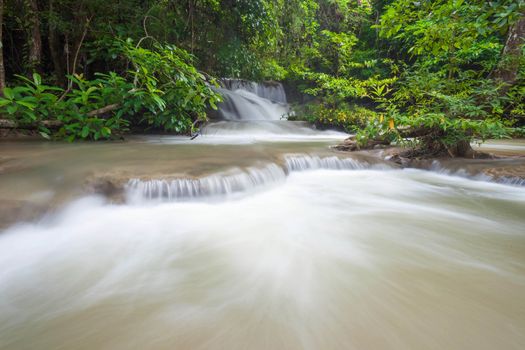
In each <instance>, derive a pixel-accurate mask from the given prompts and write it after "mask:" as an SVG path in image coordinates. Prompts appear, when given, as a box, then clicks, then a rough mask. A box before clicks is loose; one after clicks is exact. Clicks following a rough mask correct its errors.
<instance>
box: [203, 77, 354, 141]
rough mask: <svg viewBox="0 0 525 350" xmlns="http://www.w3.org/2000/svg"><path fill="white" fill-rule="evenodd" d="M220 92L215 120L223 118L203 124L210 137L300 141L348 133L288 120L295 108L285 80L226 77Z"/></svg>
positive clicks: (204, 134)
mask: <svg viewBox="0 0 525 350" xmlns="http://www.w3.org/2000/svg"><path fill="white" fill-rule="evenodd" d="M216 91H217V92H219V93H220V94H221V95H222V97H223V102H221V103H219V104H218V111H217V112H216V113H215V114H216V118H215V119H219V120H220V121H218V122H214V123H210V124H208V125H206V126H205V127H203V129H202V135H203V136H204V137H208V139H209V138H210V137H211V138H213V139H215V140H216V139H217V138H219V139H222V140H223V141H224V139H229V140H231V139H232V138H233V139H237V140H239V139H243V140H247V139H249V140H262V139H266V140H269V139H273V140H276V139H281V140H283V139H286V140H293V139H295V140H297V139H304V138H305V137H306V138H310V139H311V138H327V139H329V138H337V139H341V138H343V137H345V136H346V134H344V133H341V132H336V131H319V130H315V129H313V128H312V127H311V126H310V125H308V124H307V123H304V122H291V121H287V120H286V118H287V117H288V116H289V115H290V114H293V111H292V109H291V108H290V105H289V104H288V102H287V99H286V93H285V91H284V88H283V85H282V84H281V83H277V82H266V83H255V82H251V81H246V80H239V79H223V80H221V87H219V88H216ZM200 141H201V140H199V142H200Z"/></svg>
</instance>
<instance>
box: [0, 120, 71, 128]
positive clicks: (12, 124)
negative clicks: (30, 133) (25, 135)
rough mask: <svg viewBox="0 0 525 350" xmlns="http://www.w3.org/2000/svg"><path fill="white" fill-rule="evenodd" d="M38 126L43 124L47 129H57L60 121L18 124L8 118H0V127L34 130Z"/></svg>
mask: <svg viewBox="0 0 525 350" xmlns="http://www.w3.org/2000/svg"><path fill="white" fill-rule="evenodd" d="M40 126H44V127H46V128H49V129H58V128H60V127H61V126H62V122H60V121H58V120H44V121H41V122H40V123H38V124H36V123H35V124H18V123H16V122H14V121H12V120H9V119H0V129H24V130H35V129H38V128H39V127H40Z"/></svg>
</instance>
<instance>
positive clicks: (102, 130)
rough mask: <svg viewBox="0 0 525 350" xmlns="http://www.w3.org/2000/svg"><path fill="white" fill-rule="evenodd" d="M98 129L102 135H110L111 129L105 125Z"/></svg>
mask: <svg viewBox="0 0 525 350" xmlns="http://www.w3.org/2000/svg"><path fill="white" fill-rule="evenodd" d="M100 131H101V132H102V135H103V136H104V137H108V136H109V135H111V129H110V128H108V127H107V126H105V127H103V128H102V129H101V130H100Z"/></svg>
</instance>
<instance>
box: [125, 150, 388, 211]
mask: <svg viewBox="0 0 525 350" xmlns="http://www.w3.org/2000/svg"><path fill="white" fill-rule="evenodd" d="M387 168H388V169H390V167H388V166H386V165H382V164H370V163H369V162H367V161H364V160H356V159H352V158H338V157H335V156H331V157H318V156H311V155H304V154H289V155H286V156H285V157H284V159H283V165H282V166H281V165H278V164H275V163H271V164H268V165H266V166H263V167H249V168H247V169H244V170H243V169H233V170H231V171H229V172H228V173H219V174H213V175H209V176H205V177H201V178H193V179H192V178H173V179H151V180H141V179H131V180H129V182H128V183H127V185H126V186H125V187H126V192H127V200H128V202H131V203H141V202H143V201H144V200H146V201H149V200H154V201H185V200H192V199H199V198H210V197H220V196H228V195H235V194H238V193H242V192H247V191H253V190H257V189H259V188H264V187H267V186H271V185H275V184H278V183H282V182H284V181H285V180H286V178H287V176H288V175H289V174H290V173H292V172H300V171H306V170H320V169H325V170H365V169H387Z"/></svg>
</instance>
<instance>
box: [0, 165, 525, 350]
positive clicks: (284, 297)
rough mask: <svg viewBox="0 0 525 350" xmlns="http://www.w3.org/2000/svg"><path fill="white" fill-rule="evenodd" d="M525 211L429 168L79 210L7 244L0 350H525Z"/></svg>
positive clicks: (314, 175)
mask: <svg viewBox="0 0 525 350" xmlns="http://www.w3.org/2000/svg"><path fill="white" fill-rule="evenodd" d="M290 164H294V165H291V166H292V167H299V168H300V169H303V168H304V167H303V166H302V165H301V162H298V163H296V162H290ZM524 212H525V189H523V188H521V187H509V186H504V185H500V184H495V183H489V182H482V181H471V180H469V179H464V178H460V177H450V176H447V175H441V174H437V173H432V172H428V171H421V170H403V171H402V170H393V171H383V170H366V169H361V170H359V171H356V170H337V171H336V170H324V169H317V170H310V171H300V172H292V173H291V174H290V176H289V177H288V178H287V179H286V180H285V181H284V182H283V183H282V184H280V185H279V186H274V187H271V188H268V189H266V190H265V191H261V192H257V193H254V194H252V195H250V196H243V197H240V198H235V199H229V200H222V201H218V202H217V201H212V202H210V201H206V200H201V201H196V202H190V203H179V202H165V203H157V204H154V205H152V203H147V204H146V203H144V204H134V205H112V204H108V203H106V202H105V201H104V200H103V199H101V198H97V197H92V198H91V197H88V198H84V199H81V200H78V201H76V202H74V203H72V204H70V205H69V206H68V207H67V208H65V209H64V210H63V211H61V212H60V213H59V214H57V215H55V216H52V217H48V218H45V219H43V220H41V221H40V222H38V223H33V224H23V225H18V226H14V227H12V228H11V229H9V230H7V231H6V232H4V233H3V234H2V235H0V266H2V268H1V269H0V295H1V296H2V297H1V299H0V309H1V311H2V312H1V313H0V348H2V349H61V348H62V349H79V350H82V349H93V348H96V349H130V348H136V349H232V350H234V349H254V350H257V349H287V350H288V349H290V350H293V349H359V350H363V349H365V350H366V349H374V350H377V349H436V350H437V349H444V348H446V349H458V350H459V349H467V348H468V349H471V348H474V349H495V348H502V349H516V350H517V349H522V348H523V344H525V332H523V330H524V329H525V318H524V316H523V309H524V307H525V304H524V302H523V298H522V296H523V295H524V294H525V277H524V276H525V254H523V253H524V252H525V234H524V231H523V227H524V224H525V221H524V217H523V213H524Z"/></svg>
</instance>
